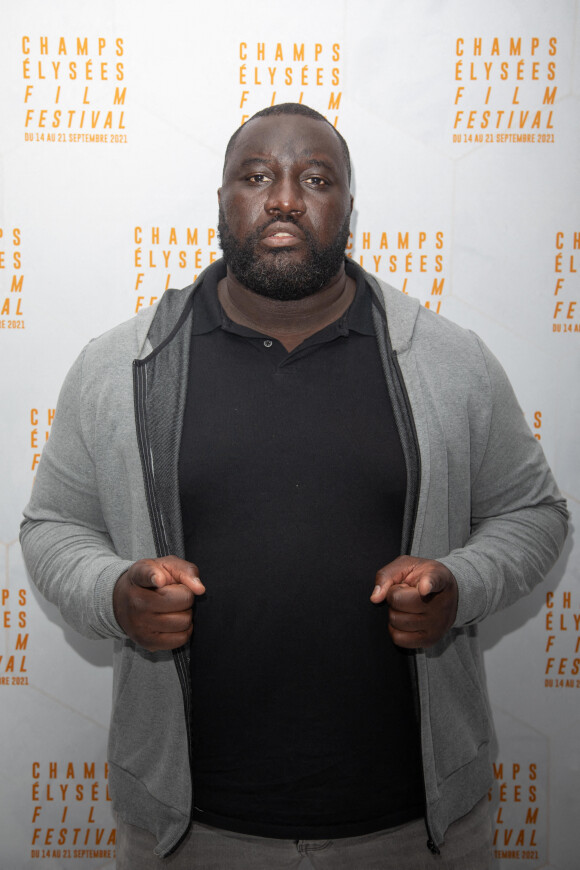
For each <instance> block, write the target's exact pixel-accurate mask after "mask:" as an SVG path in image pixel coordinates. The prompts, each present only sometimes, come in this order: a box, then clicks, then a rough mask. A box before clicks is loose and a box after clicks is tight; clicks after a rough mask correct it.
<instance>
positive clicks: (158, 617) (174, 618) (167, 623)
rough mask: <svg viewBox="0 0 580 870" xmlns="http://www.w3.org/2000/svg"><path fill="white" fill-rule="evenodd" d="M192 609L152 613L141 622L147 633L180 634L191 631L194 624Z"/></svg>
mask: <svg viewBox="0 0 580 870" xmlns="http://www.w3.org/2000/svg"><path fill="white" fill-rule="evenodd" d="M192 615H193V614H192V611H191V610H182V611H172V612H171V613H150V614H148V617H147V618H146V619H144V620H143V621H142V623H141V627H142V631H143V632H144V633H146V634H151V635H154V634H179V633H182V632H186V631H189V627H190V626H191V625H192V621H193V620H192Z"/></svg>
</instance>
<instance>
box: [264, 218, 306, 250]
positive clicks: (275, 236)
mask: <svg viewBox="0 0 580 870" xmlns="http://www.w3.org/2000/svg"><path fill="white" fill-rule="evenodd" d="M260 240H261V242H262V244H263V245H266V247H268V248H287V247H292V246H294V245H299V244H300V243H301V242H303V241H304V233H303V232H302V230H301V229H299V227H297V226H296V225H295V224H285V225H283V224H281V223H279V222H278V223H275V224H270V226H269V227H267V228H266V229H265V230H264V232H263V233H262V236H261V239H260Z"/></svg>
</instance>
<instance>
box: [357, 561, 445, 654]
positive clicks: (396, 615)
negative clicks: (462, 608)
mask: <svg viewBox="0 0 580 870" xmlns="http://www.w3.org/2000/svg"><path fill="white" fill-rule="evenodd" d="M375 582H376V586H375V588H374V590H373V594H372V595H371V601H372V602H373V604H380V603H381V602H382V601H386V602H387V604H388V605H389V633H390V635H391V637H392V639H393V643H396V644H397V646H402V647H405V648H406V649H417V648H419V647H428V646H432V645H433V644H434V643H437V641H438V640H440V639H441V638H442V637H443V635H444V634H445V632H447V631H448V630H449V629H450V628H451V626H452V625H453V622H454V620H455V615H456V613H457V581H456V579H455V577H454V576H453V574H452V573H451V571H449V570H448V569H447V568H446V567H445V565H442V564H441V562H436V561H435V560H434V559H419V558H417V557H414V556H399V558H398V559H395V560H394V561H393V562H390V563H389V564H388V565H385V567H384V568H381V569H380V571H378V572H377V576H376V581H375Z"/></svg>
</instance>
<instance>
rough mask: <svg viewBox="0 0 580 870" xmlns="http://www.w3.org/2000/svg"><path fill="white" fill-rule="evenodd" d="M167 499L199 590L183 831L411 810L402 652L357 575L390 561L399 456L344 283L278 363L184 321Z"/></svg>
mask: <svg viewBox="0 0 580 870" xmlns="http://www.w3.org/2000/svg"><path fill="white" fill-rule="evenodd" d="M179 484H180V493H181V505H182V516H183V527H184V536H185V553H186V558H187V559H189V560H191V561H193V562H195V563H196V564H197V565H198V567H199V570H200V576H201V578H202V580H203V582H204V584H205V586H206V590H207V591H206V594H205V595H204V596H203V597H201V598H199V599H197V601H196V604H195V610H194V632H193V636H192V641H191V680H192V687H193V697H194V711H193V716H194V722H193V783H194V795H195V805H196V811H195V817H196V818H197V819H198V820H199V821H203V822H206V823H207V824H211V825H216V826H218V827H223V828H227V829H229V830H234V831H240V832H243V833H248V834H254V835H257V836H270V837H287V838H291V839H296V838H297V839H304V838H306V837H310V838H313V837H314V838H327V837H340V836H356V835H361V834H365V833H371V832H372V831H375V830H380V829H382V828H386V827H389V826H392V825H397V824H401V823H403V822H405V821H408V820H410V819H412V818H417V817H418V816H420V815H422V813H423V786H422V777H421V763H420V750H419V737H418V727H417V723H416V718H415V715H414V705H413V697H412V688H411V679H410V670H409V667H410V658H409V654H408V653H405V652H404V651H403V650H401V649H399V648H397V647H395V646H394V644H393V643H392V641H391V639H390V636H389V633H388V630H387V608H386V606H376V605H373V604H371V603H370V601H369V597H370V594H371V592H372V589H373V586H374V578H375V574H376V571H377V570H378V569H379V568H381V567H382V566H383V565H385V564H387V563H388V562H390V561H391V560H392V559H394V558H395V557H396V556H398V555H399V554H400V542H401V534H402V517H403V508H404V500H405V494H406V469H405V461H404V457H403V453H402V449H401V444H400V441H399V437H398V433H397V429H396V425H395V421H394V418H393V413H392V409H391V405H390V400H389V396H388V392H387V388H386V383H385V378H384V375H383V372H382V368H381V362H380V358H379V354H378V348H377V344H376V339H375V336H374V331H373V325H372V315H371V299H370V290H369V288H368V287H367V286H366V284H365V282H364V279H363V280H360V281H359V282H358V285H357V292H356V296H355V299H354V301H353V303H352V305H351V306H350V308H349V310H348V311H347V313H346V314H345V315H344V316H343V317H341V318H340V319H339V320H338V321H336V322H335V323H333V324H331V325H330V326H328V327H326V328H325V329H323V330H321V331H320V332H318V333H317V334H316V335H313V336H311V337H310V338H309V339H307V340H306V341H305V342H304V343H303V344H301V345H300V346H299V347H297V348H296V349H295V350H294V351H292V352H291V353H288V352H287V351H286V350H285V348H284V347H283V345H282V344H280V343H279V342H278V341H276V340H275V339H272V338H270V337H269V336H265V335H261V334H259V333H256V332H254V331H253V330H250V329H247V328H245V327H243V326H240V325H238V324H235V323H233V322H232V321H230V320H229V318H228V317H227V316H226V315H225V313H224V311H223V309H222V308H221V306H220V304H219V301H218V299H217V284H216V283H213V284H212V283H211V282H209V281H207V280H206V281H204V283H203V285H202V287H201V289H200V290H199V291H197V293H196V297H195V301H194V309H193V335H192V342H191V355H190V368H189V381H188V394H187V403H186V410H185V415H184V423H183V432H182V441H181V451H180V461H179Z"/></svg>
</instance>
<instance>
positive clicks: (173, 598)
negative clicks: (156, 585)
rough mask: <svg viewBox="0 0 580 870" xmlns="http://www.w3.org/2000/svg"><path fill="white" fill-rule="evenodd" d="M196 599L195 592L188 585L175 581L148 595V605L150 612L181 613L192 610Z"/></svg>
mask: <svg viewBox="0 0 580 870" xmlns="http://www.w3.org/2000/svg"><path fill="white" fill-rule="evenodd" d="M145 594H147V593H145ZM194 601H195V594H194V593H193V592H192V591H191V589H190V588H189V587H188V586H183V585H181V584H180V583H174V584H172V585H171V586H163V587H162V588H161V589H157V590H156V592H155V595H150V596H149V597H148V599H147V605H146V606H147V609H148V610H149V612H150V613H179V612H181V611H184V610H191V608H192V607H193V602H194Z"/></svg>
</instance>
